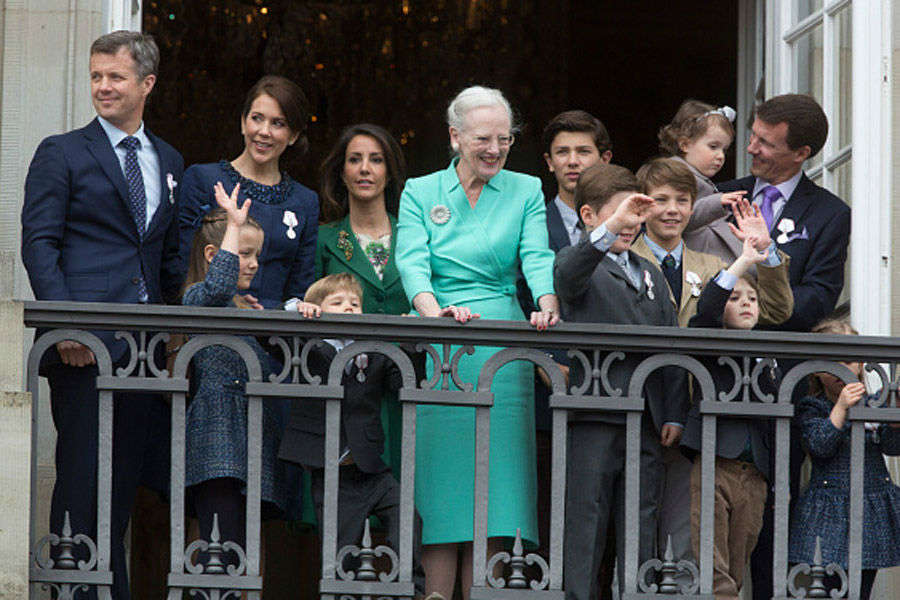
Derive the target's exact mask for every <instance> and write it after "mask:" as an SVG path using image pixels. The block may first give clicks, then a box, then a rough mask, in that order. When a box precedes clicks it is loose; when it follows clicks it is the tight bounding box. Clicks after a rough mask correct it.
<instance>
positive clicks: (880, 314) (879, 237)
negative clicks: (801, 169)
mask: <svg viewBox="0 0 900 600" xmlns="http://www.w3.org/2000/svg"><path fill="white" fill-rule="evenodd" d="M822 4H823V6H822V8H820V9H819V10H816V11H815V12H812V13H811V14H810V15H809V16H807V17H805V18H803V19H802V20H799V21H798V19H797V6H798V1H797V0H766V15H765V30H766V35H765V39H766V57H765V73H766V97H767V98H769V97H772V96H774V95H778V94H784V93H790V92H796V91H797V89H798V81H799V75H798V73H797V71H796V70H795V68H794V62H793V55H792V51H793V44H794V42H796V41H797V40H799V39H801V38H802V37H803V36H804V34H806V33H809V32H810V31H812V30H813V29H814V28H816V27H817V26H821V27H822V39H823V56H822V63H823V68H822V78H823V82H822V83H823V86H822V108H823V109H824V110H825V114H826V115H829V119H830V120H831V121H833V119H831V115H832V114H833V111H834V106H835V101H836V99H835V97H834V77H835V73H836V71H837V63H836V60H837V58H838V57H837V56H836V53H835V52H834V45H835V44H836V43H839V41H837V40H836V35H835V29H836V27H835V18H836V15H837V14H838V13H839V12H840V11H841V10H851V11H852V12H851V20H852V25H851V40H852V41H851V44H852V53H853V54H852V81H851V82H849V84H850V85H851V86H852V88H851V93H852V97H853V108H852V114H851V122H852V136H851V143H850V144H849V145H847V146H844V147H842V148H838V147H837V136H835V135H829V136H828V140H827V141H826V143H825V147H824V148H823V149H822V161H821V162H820V164H819V165H817V166H816V167H815V168H813V169H810V170H809V171H807V175H808V176H810V177H811V178H813V177H818V176H820V175H821V184H822V186H823V187H825V188H827V189H830V190H832V191H834V185H835V180H834V173H835V170H836V169H837V168H838V167H840V166H841V165H844V164H846V163H847V162H852V175H851V177H852V181H851V198H845V199H844V200H845V201H847V202H848V203H849V204H850V205H851V206H852V208H853V214H854V219H853V226H852V230H851V247H850V250H851V255H850V259H849V260H850V272H851V273H852V276H851V277H850V281H849V285H850V307H851V319H852V321H853V324H854V326H855V327H856V328H857V329H859V330H860V332H861V333H865V334H878V335H890V333H891V330H890V327H891V319H890V275H891V260H890V254H891V237H890V235H891V232H890V220H891V210H890V199H891V177H890V164H891V152H890V151H891V144H890V131H891V126H890V125H891V111H890V73H891V70H890V33H891V32H890V23H891V18H890V14H891V13H890V11H891V6H890V0H855V1H852V2H851V0H826V1H824V2H822ZM860 171H864V172H860Z"/></svg>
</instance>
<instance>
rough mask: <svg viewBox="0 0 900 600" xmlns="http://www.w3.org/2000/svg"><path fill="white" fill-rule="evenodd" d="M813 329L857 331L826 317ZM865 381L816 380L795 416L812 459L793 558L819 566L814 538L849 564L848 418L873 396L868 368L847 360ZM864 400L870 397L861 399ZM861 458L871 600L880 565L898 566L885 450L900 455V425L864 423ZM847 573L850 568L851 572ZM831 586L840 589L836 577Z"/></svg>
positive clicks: (897, 521)
mask: <svg viewBox="0 0 900 600" xmlns="http://www.w3.org/2000/svg"><path fill="white" fill-rule="evenodd" d="M812 331H813V333H831V334H841V335H856V333H857V332H856V331H855V330H854V329H853V328H852V327H850V325H849V324H847V323H846V322H844V321H839V320H834V319H828V320H825V321H823V322H821V323H819V324H818V325H816V327H814V328H813V330H812ZM843 364H844V365H845V366H846V367H847V368H849V369H850V370H851V371H853V373H854V374H855V375H856V377H857V378H858V379H859V381H856V382H853V383H849V384H844V382H843V381H842V380H841V379H839V378H837V377H835V376H834V375H831V374H830V373H817V374H815V375H813V376H811V377H810V389H809V393H810V395H809V396H808V397H806V398H803V399H802V400H801V401H800V403H799V405H798V406H797V413H796V416H795V417H794V418H795V420H796V422H797V424H798V426H799V428H800V432H801V436H802V441H803V445H804V447H805V449H806V451H807V452H808V453H809V456H810V458H811V460H812V476H811V477H810V481H809V487H808V488H807V489H806V491H805V492H803V493H802V494H801V495H800V497H799V498H798V499H797V504H796V506H795V507H794V514H793V518H792V519H791V534H790V544H789V546H788V561H789V562H792V563H809V564H812V563H813V557H814V553H815V549H816V537H820V538H821V548H822V561H823V563H824V564H829V563H837V564H839V565H841V566H842V567H844V569H845V570H846V569H847V568H848V567H847V555H848V552H847V547H848V538H849V527H850V422H849V421H848V419H847V412H848V411H849V409H850V408H851V407H853V406H856V405H857V404H859V403H860V402H861V401H863V400H864V398H866V397H867V393H866V386H865V384H864V383H863V368H862V364H861V363H858V362H847V363H843ZM863 404H865V402H864V401H863ZM865 426H866V441H865V457H864V462H863V469H864V472H863V480H864V484H863V487H864V492H863V535H862V585H861V587H860V596H859V597H860V599H861V600H866V599H868V598H869V596H870V594H871V591H872V584H873V582H874V581H875V573H876V572H877V570H878V569H883V568H887V567H893V566H896V565H900V545H898V544H897V539H898V537H900V488H898V487H897V486H896V485H894V483H893V482H892V481H891V476H890V474H889V473H888V470H887V468H886V467H885V464H884V459H883V458H882V454H887V455H890V456H897V455H900V429H898V427H900V425H886V424H881V425H879V424H870V423H866V425H865ZM848 575H849V573H848ZM826 586H827V587H831V588H835V589H840V587H841V585H840V581H839V579H838V578H837V577H836V576H833V575H832V576H829V577H828V578H826Z"/></svg>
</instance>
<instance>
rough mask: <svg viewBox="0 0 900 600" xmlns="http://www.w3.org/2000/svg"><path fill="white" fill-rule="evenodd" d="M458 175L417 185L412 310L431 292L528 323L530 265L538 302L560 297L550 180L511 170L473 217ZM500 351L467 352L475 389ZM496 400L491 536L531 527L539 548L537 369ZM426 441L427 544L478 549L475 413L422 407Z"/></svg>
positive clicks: (409, 232) (422, 450)
mask: <svg viewBox="0 0 900 600" xmlns="http://www.w3.org/2000/svg"><path fill="white" fill-rule="evenodd" d="M455 166H456V162H455V161H454V162H453V163H451V165H450V166H449V167H448V168H447V169H446V170H444V171H439V172H436V173H432V174H430V175H426V176H425V177H419V178H415V179H410V180H408V181H407V182H406V187H405V188H404V190H403V195H402V197H401V199H400V211H399V219H398V227H397V246H396V257H395V258H396V261H397V269H398V270H399V271H400V276H401V279H402V281H403V287H404V289H405V290H406V295H407V296H408V297H409V299H410V302H412V299H413V298H415V296H416V295H417V294H419V293H421V292H431V293H433V294H434V295H435V297H436V298H437V300H438V302H439V303H440V305H441V306H447V305H448V304H456V305H463V306H467V307H469V308H471V309H472V311H473V312H476V313H481V318H482V319H513V320H520V319H523V318H524V316H523V314H522V310H521V309H520V308H519V304H518V302H517V300H516V276H517V273H518V268H519V264H520V262H521V265H522V272H523V273H524V275H525V279H526V280H527V282H528V285H529V287H530V288H531V290H532V292H533V293H534V296H535V298H539V297H540V296H543V295H544V294H552V293H553V258H554V256H553V251H551V250H550V249H549V248H548V243H547V225H546V217H545V213H544V198H543V194H542V193H541V183H540V180H539V179H537V178H535V177H531V176H528V175H523V174H520V173H513V172H510V171H500V172H499V173H498V174H497V175H495V176H494V177H493V178H492V179H491V180H490V181H489V182H488V183H487V184H485V186H484V188H483V190H482V192H481V196H480V197H479V199H478V202H477V203H476V205H475V208H474V209H473V208H471V207H470V206H469V202H468V200H467V198H466V195H465V192H464V191H463V189H462V185H461V184H460V182H459V177H458V176H457V174H456V169H455ZM448 211H449V219H448V220H446V222H443V223H442V222H441V221H442V219H441V214H442V213H443V214H444V215H446V214H447V212H448ZM438 350H439V351H440V349H438ZM453 350H454V351H455V350H456V348H454V349H453ZM497 350H499V348H487V347H479V348H477V349H476V350H475V353H474V354H473V355H471V356H468V355H464V356H463V358H462V359H461V360H460V361H459V374H460V376H461V378H462V380H463V381H465V382H468V383H471V384H473V385H474V384H475V383H476V382H477V379H478V373H479V371H480V370H481V366H482V365H483V364H484V362H485V361H486V360H487V359H488V358H490V356H491V355H493V354H494V353H495V352H496V351H497ZM451 387H453V384H452V383H451ZM454 389H455V388H454ZM491 391H492V392H494V406H493V408H492V409H491V454H490V466H491V470H490V494H489V498H490V500H489V507H488V535H489V536H491V537H495V536H508V537H513V536H515V534H516V528H521V529H522V537H523V538H525V539H527V540H531V541H533V542H537V541H538V540H537V527H536V514H535V498H536V488H537V484H536V474H535V449H534V388H533V369H532V367H531V365H530V364H526V363H522V362H516V363H512V364H509V365H507V366H505V367H503V368H502V369H500V371H499V372H498V373H497V375H496V377H495V378H494V381H493V385H492V388H491ZM416 436H417V437H416V508H417V509H418V510H419V512H420V514H421V515H422V521H423V531H422V542H423V543H425V544H437V543H453V542H464V541H471V540H472V537H473V533H472V517H473V506H474V501H473V483H474V481H473V478H474V474H475V467H474V465H475V456H474V455H475V452H474V451H475V447H474V443H475V411H474V409H471V408H461V407H442V406H420V407H419V408H418V411H417V424H416Z"/></svg>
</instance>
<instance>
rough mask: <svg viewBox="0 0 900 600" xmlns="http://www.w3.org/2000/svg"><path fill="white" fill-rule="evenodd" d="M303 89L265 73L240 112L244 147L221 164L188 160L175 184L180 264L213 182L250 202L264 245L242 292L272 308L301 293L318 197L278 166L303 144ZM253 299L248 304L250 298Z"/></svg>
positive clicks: (210, 200) (308, 275)
mask: <svg viewBox="0 0 900 600" xmlns="http://www.w3.org/2000/svg"><path fill="white" fill-rule="evenodd" d="M306 104H307V103H306V97H305V96H304V94H303V91H302V90H301V89H300V88H299V87H298V86H297V85H296V84H295V83H294V82H292V81H290V80H289V79H285V78H284V77H277V76H274V75H267V76H265V77H263V78H262V79H260V80H259V81H258V82H257V83H256V85H254V86H253V88H252V89H251V90H250V92H249V93H248V94H247V99H246V101H245V102H244V107H243V109H242V111H241V135H242V136H243V138H244V151H243V152H242V153H241V155H240V156H238V157H237V158H235V159H234V160H232V161H230V162H228V161H225V160H221V161H219V162H217V163H208V164H202V165H193V166H191V167H190V168H189V169H188V170H186V171H185V172H184V178H183V179H182V181H181V184H180V185H181V188H182V189H181V190H179V191H180V195H179V199H180V204H181V208H180V212H179V222H180V228H179V229H180V235H181V240H180V244H179V250H180V253H181V257H182V263H183V264H186V262H187V256H188V253H189V252H190V248H191V240H192V239H193V237H194V233H195V232H196V231H197V229H198V228H199V226H200V222H201V220H202V218H203V216H204V215H205V214H206V213H207V212H209V211H210V210H212V209H213V208H215V206H216V202H215V197H214V194H213V186H214V185H215V184H216V183H217V182H221V183H222V185H223V186H224V188H225V191H226V193H228V194H231V192H232V190H233V189H234V186H235V185H236V184H238V183H240V184H241V186H240V193H239V196H238V203H239V205H242V204H243V202H244V200H245V199H247V198H250V199H252V200H253V202H252V203H251V206H250V216H251V217H252V218H253V219H254V220H255V221H256V222H257V223H259V224H260V226H262V228H263V231H264V232H265V242H264V244H263V249H262V253H261V254H260V256H259V271H258V272H257V274H256V277H254V278H253V282H252V283H251V284H250V287H249V288H248V289H247V290H246V292H245V294H246V295H247V298H248V300H249V301H250V303H251V304H258V305H260V306H262V307H263V308H274V307H276V306H278V305H279V304H280V303H281V302H283V301H284V300H287V299H288V298H293V297H297V298H302V297H303V295H304V294H305V293H306V288H308V287H309V286H310V284H311V283H312V282H313V274H314V270H315V266H314V256H315V252H316V235H317V232H318V226H319V223H318V219H319V200H318V197H317V196H316V194H315V192H313V191H312V190H310V189H309V188H306V187H304V186H302V185H300V184H299V183H297V182H296V181H294V180H293V179H291V177H290V176H289V175H288V174H287V173H285V172H284V171H282V170H281V169H280V167H279V160H280V158H281V155H282V153H283V152H284V151H285V150H287V149H288V148H290V147H292V146H293V150H294V151H298V152H301V153H302V152H304V151H305V150H306V147H307V144H308V143H307V140H306V136H305V133H306V124H307V121H308V119H309V115H308V110H307V108H306ZM254 301H256V302H254Z"/></svg>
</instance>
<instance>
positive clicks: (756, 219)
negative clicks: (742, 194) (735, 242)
mask: <svg viewBox="0 0 900 600" xmlns="http://www.w3.org/2000/svg"><path fill="white" fill-rule="evenodd" d="M732 212H733V213H734V222H735V223H737V227H735V226H734V225H733V224H731V223H729V224H728V227H729V228H730V229H731V233H733V234H734V235H735V237H736V238H737V239H739V240H741V241H744V240H745V239H747V237H748V236H753V237H755V238H756V240H757V241H756V249H757V250H760V251H762V250H764V249H765V248H768V247H769V245H770V244H771V243H772V238H771V237H770V236H769V227H768V225H766V220H765V219H763V217H762V214H760V212H759V207H757V206H755V205H753V204H750V203H749V202H748V201H747V200H746V198H741V199H740V200H739V201H738V202H736V203H735V205H734V207H733V208H732Z"/></svg>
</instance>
